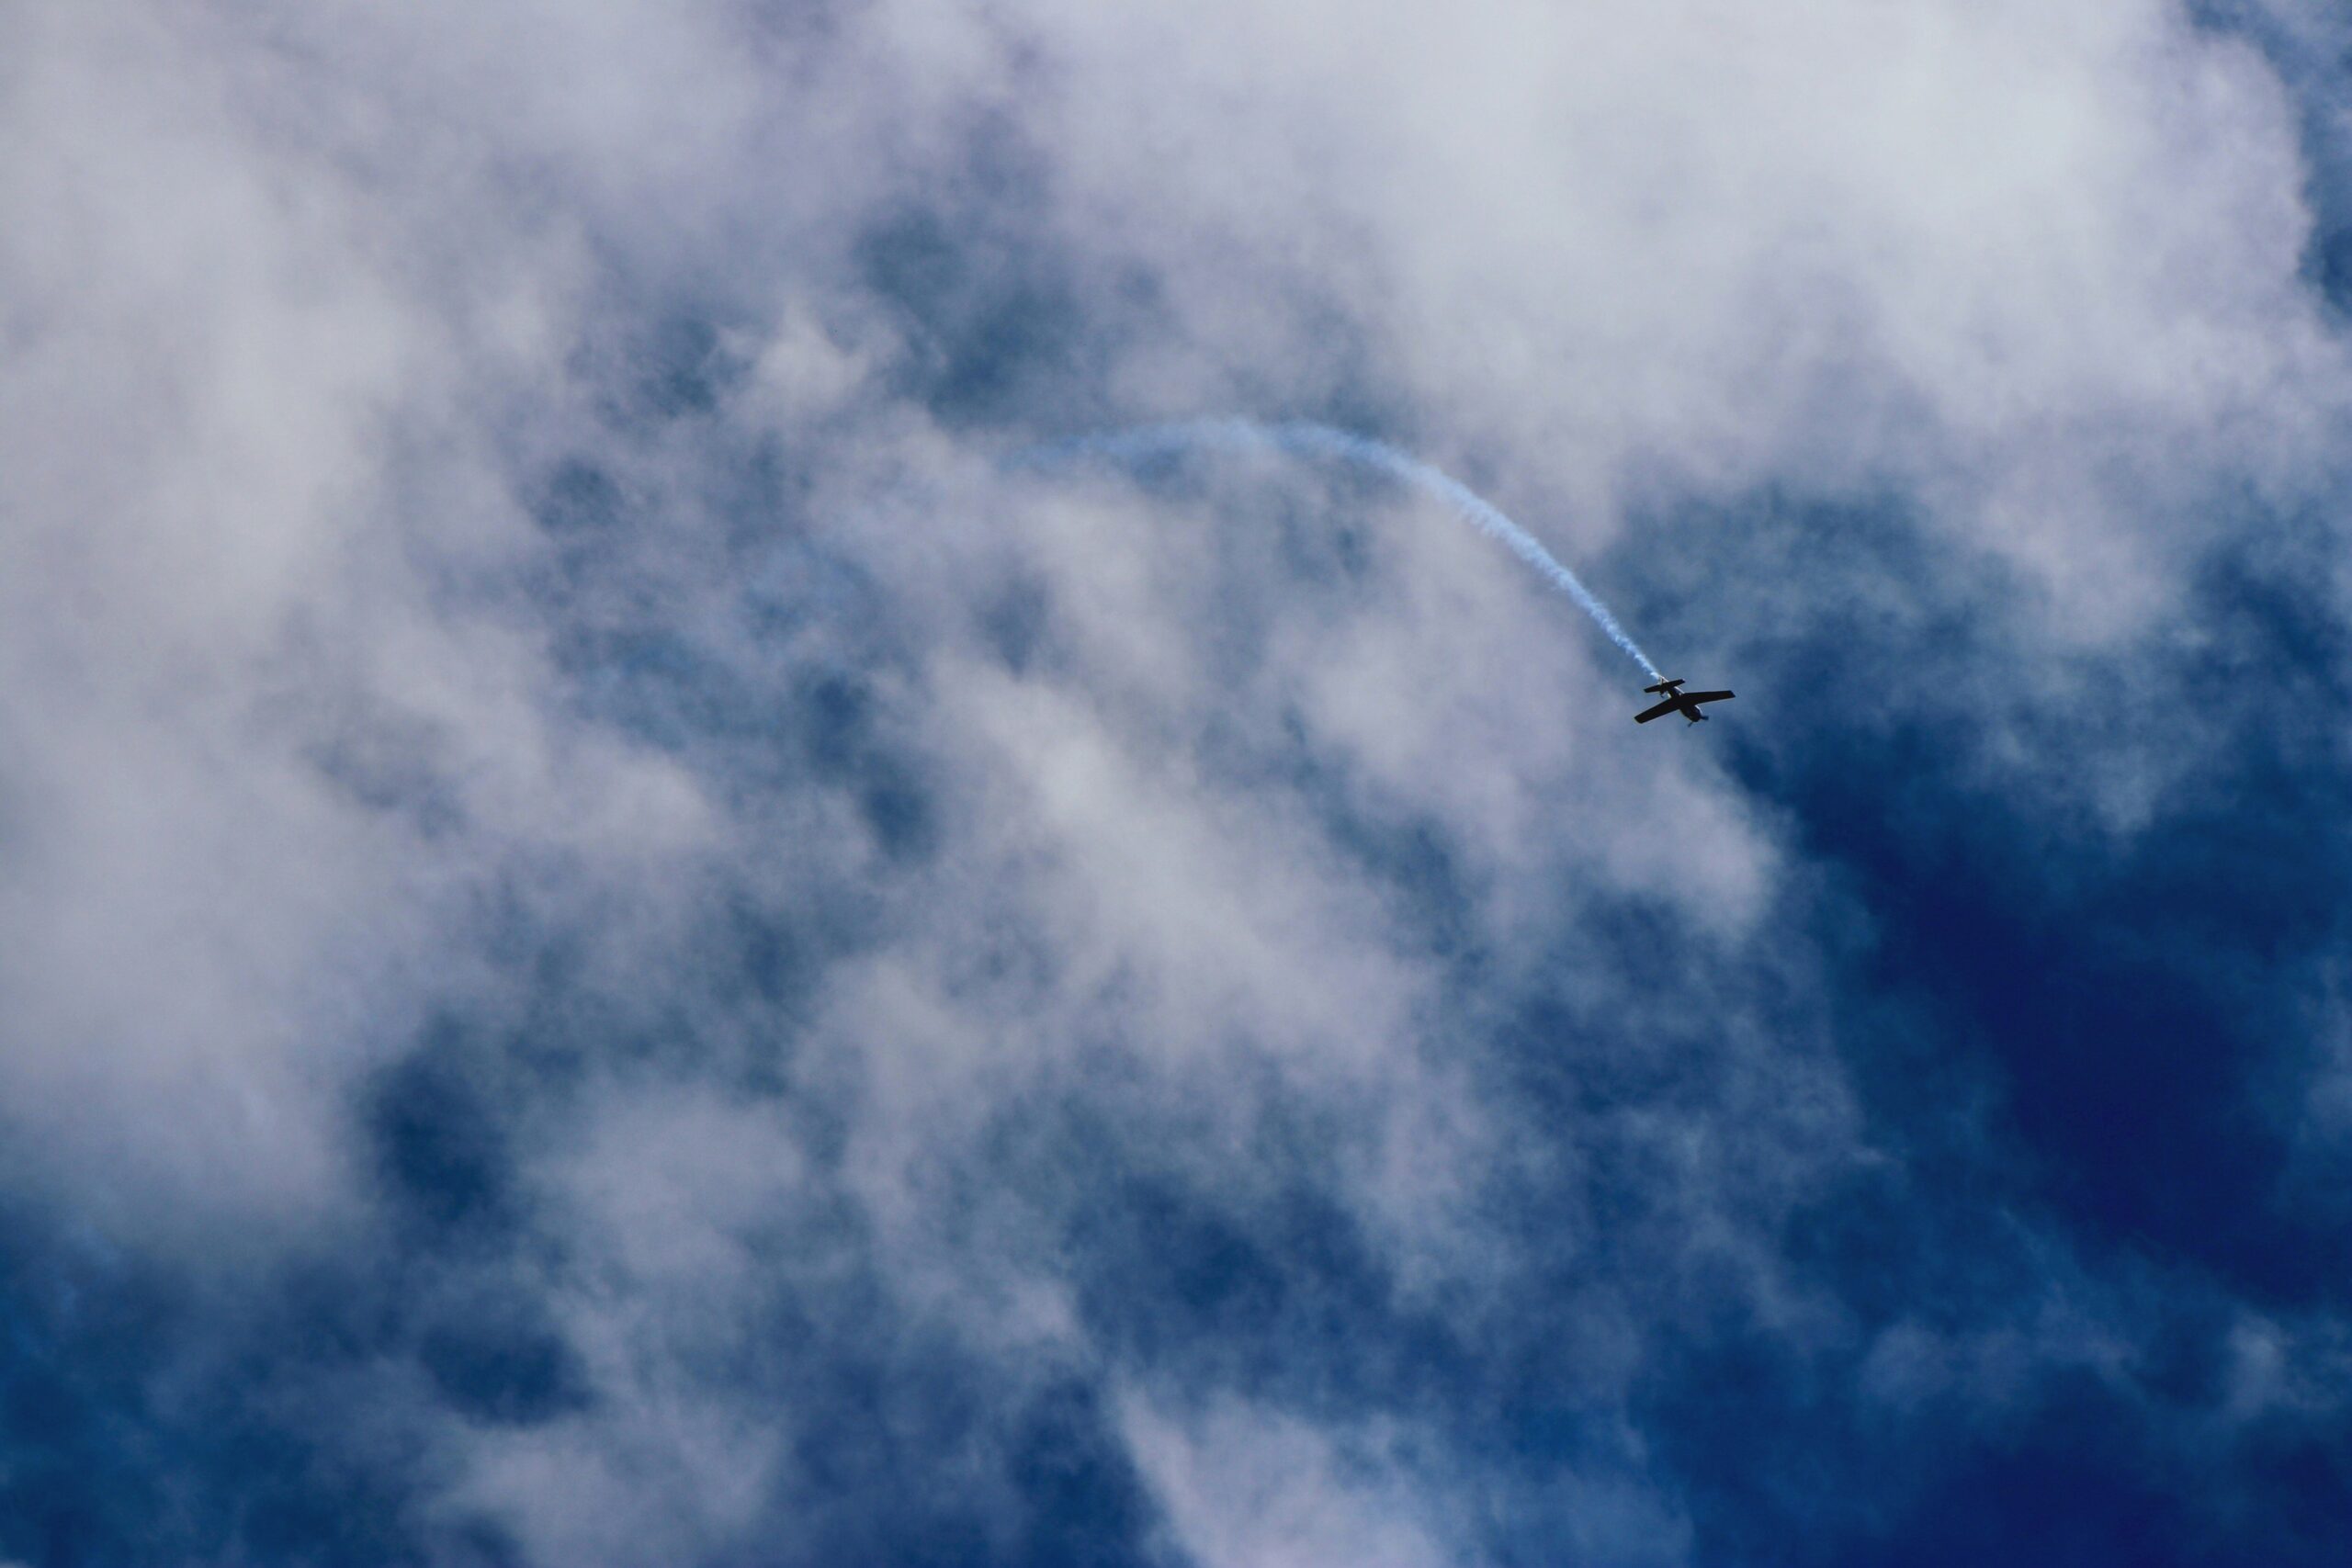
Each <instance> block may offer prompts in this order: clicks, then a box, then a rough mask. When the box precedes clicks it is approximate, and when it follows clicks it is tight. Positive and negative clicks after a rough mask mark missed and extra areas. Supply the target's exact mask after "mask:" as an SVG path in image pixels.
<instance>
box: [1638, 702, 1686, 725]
mask: <svg viewBox="0 0 2352 1568" xmlns="http://www.w3.org/2000/svg"><path fill="white" fill-rule="evenodd" d="M1680 706H1681V704H1680V703H1678V702H1676V701H1675V700H1674V699H1673V698H1672V697H1668V698H1667V699H1666V701H1664V702H1662V703H1660V704H1658V705H1657V706H1656V707H1654V708H1652V709H1650V710H1649V711H1648V712H1647V713H1637V714H1635V715H1634V723H1635V724H1647V723H1648V722H1649V721H1650V720H1652V719H1654V718H1664V717H1665V716H1667V715H1668V714H1670V713H1672V712H1674V711H1675V710H1676V709H1678V708H1679V707H1680Z"/></svg>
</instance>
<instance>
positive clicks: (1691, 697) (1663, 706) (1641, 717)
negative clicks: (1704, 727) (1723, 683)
mask: <svg viewBox="0 0 2352 1568" xmlns="http://www.w3.org/2000/svg"><path fill="white" fill-rule="evenodd" d="M1642 690H1643V691H1645V692H1664V693H1665V694H1666V701H1664V702H1662V703H1660V704H1658V705H1657V706H1656V707H1654V708H1651V709H1649V710H1648V711H1647V712H1645V713H1637V714H1635V715H1634V723H1635V724H1647V723H1648V722H1649V721H1650V720H1652V719H1654V718H1664V717H1665V716H1667V715H1668V714H1670V713H1679V714H1680V715H1681V716H1683V717H1685V718H1687V719H1689V720H1690V721H1691V723H1693V724H1703V723H1705V722H1706V718H1707V716H1706V715H1705V714H1702V713H1701V712H1700V711H1699V705H1700V704H1701V703H1719V702H1722V701H1723V700H1724V698H1725V697H1728V696H1730V695H1731V694H1730V693H1729V692H1686V691H1684V690H1683V689H1682V682H1679V681H1661V682H1658V683H1657V685H1655V686H1644V687H1643V688H1642Z"/></svg>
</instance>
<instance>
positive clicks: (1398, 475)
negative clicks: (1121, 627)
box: [1012, 419, 1666, 681]
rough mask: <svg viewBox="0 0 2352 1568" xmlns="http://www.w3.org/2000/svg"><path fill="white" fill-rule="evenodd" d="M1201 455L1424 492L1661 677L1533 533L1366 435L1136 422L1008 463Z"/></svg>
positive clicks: (1440, 473)
mask: <svg viewBox="0 0 2352 1568" xmlns="http://www.w3.org/2000/svg"><path fill="white" fill-rule="evenodd" d="M1200 450H1210V451H1237V450H1240V451H1246V450H1272V451H1277V452H1289V453H1294V454H1296V455H1298V456H1301V457H1337V458H1340V459H1341V460H1342V461H1345V462H1350V463H1359V464H1362V465H1363V467H1365V468H1374V469H1377V470H1378V471H1380V472H1381V473H1384V474H1386V475H1388V476H1389V477H1390V478H1391V479H1398V480H1401V481H1403V482H1404V483H1406V484H1408V485H1411V486H1412V487H1413V488H1414V489H1416V490H1419V491H1422V492H1423V493H1424V494H1427V495H1431V496H1434V497H1436V498H1437V499H1438V500H1439V501H1442V502H1444V503H1445V504H1446V505H1447V506H1449V507H1451V508H1452V509H1453V511H1454V512H1455V513H1457V514H1459V515H1460V516H1462V517H1463V518H1464V519H1465V520H1466V521H1468V522H1470V523H1472V524H1475V525H1476V526H1477V527H1478V528H1479V529H1480V530H1481V531H1482V532H1484V533H1486V534H1487V535H1489V536H1492V537H1494V538H1497V539H1499V540H1501V541H1502V542H1503V544H1504V546H1505V547H1508V548H1509V549H1510V553H1511V554H1513V555H1515V556H1517V557H1518V558H1520V559H1521V560H1523V561H1525V562H1526V563H1527V564H1528V565H1529V566H1532V567H1533V568H1534V569H1535V570H1537V571H1538V572H1540V573H1542V574H1543V576H1544V579H1545V580H1546V581H1549V582H1550V583H1551V584H1552V586H1553V587H1555V588H1556V589H1558V590H1559V591H1560V592H1563V593H1565V594H1566V595H1567V596H1568V597H1569V598H1571V599H1573V600H1575V601H1576V602H1577V605H1578V606H1579V607H1580V608H1582V609H1583V611H1584V613H1585V614H1586V615H1590V616H1591V617H1592V618H1593V621H1594V622H1595V624H1597V625H1598V626H1600V629H1601V630H1602V631H1604V632H1607V633H1608V634H1609V640H1610V641H1611V642H1613V643H1615V644H1616V645H1617V646H1618V647H1619V648H1621V649H1624V650H1625V652H1626V653H1627V655H1629V656H1630V657H1631V658H1632V659H1633V660H1634V663H1636V664H1639V665H1640V666H1641V667H1642V668H1643V669H1644V670H1645V671H1648V672H1649V676H1650V679H1651V680H1653V681H1662V680H1664V679H1665V678H1666V677H1665V676H1663V675H1661V674H1659V673H1658V669H1657V665H1655V664H1653V663H1651V662H1650V656H1649V655H1648V654H1646V653H1644V652H1643V651H1642V650H1641V647H1640V645H1639V644H1637V643H1635V642H1634V639H1633V638H1632V637H1628V636H1627V635H1626V633H1625V628H1624V627H1623V626H1619V625H1618V624H1617V617H1616V616H1614V615H1611V614H1610V613H1609V606H1608V605H1606V604H1602V603H1601V602H1600V600H1599V599H1598V598H1596V597H1594V595H1593V592H1592V590H1591V589H1589V588H1587V587H1586V586H1585V585H1584V581H1583V580H1582V579H1580V578H1578V577H1577V574H1576V573H1575V572H1573V571H1570V570H1568V569H1567V568H1566V567H1565V566H1562V565H1561V564H1560V562H1559V561H1558V559H1557V558H1555V557H1554V556H1553V554H1552V552H1551V551H1549V550H1547V549H1545V548H1544V547H1543V545H1542V544H1541V543H1540V542H1539V541H1538V540H1537V539H1536V537H1535V536H1533V535H1532V534H1530V533H1529V532H1528V531H1527V530H1526V529H1524V528H1522V527H1521V526H1520V525H1518V524H1516V523H1514V522H1512V521H1511V520H1510V518H1509V517H1507V516H1505V515H1504V514H1503V513H1502V512H1501V511H1500V510H1498V508H1497V507H1496V506H1495V505H1494V503H1493V502H1489V501H1487V499H1486V498H1485V497H1484V496H1482V495H1480V494H1479V493H1478V492H1477V491H1474V490H1472V489H1471V488H1470V487H1469V486H1468V485H1465V484H1464V483H1463V482H1462V481H1461V480H1460V479H1455V478H1454V477H1453V475H1452V474H1449V473H1447V472H1446V471H1445V470H1444V469H1442V468H1436V467H1434V466H1432V465H1430V464H1429V463H1425V462H1423V461H1421V460H1420V459H1419V457H1414V456H1412V454H1410V453H1408V452H1400V451H1398V450H1397V448H1396V447H1394V446H1388V445H1387V444H1385V442H1379V441H1374V440H1373V439H1372V438H1371V437H1370V436H1367V435H1358V434H1355V433H1354V432H1352V431H1347V430H1340V429H1337V428H1335V427H1333V426H1331V425H1328V424H1310V423H1305V422H1303V421H1287V422H1284V423H1280V424H1261V423H1258V422H1257V421H1255V420H1248V419H1209V420H1193V421H1187V422H1185V423H1178V424H1148V425H1141V426H1138V427H1136V428H1135V429H1133V430H1120V431H1113V432H1110V433H1108V434H1102V435H1083V436H1079V437H1076V438H1075V439H1072V440H1069V441H1057V442H1052V443H1049V444H1047V445H1046V446H1032V447H1029V448H1026V449H1025V450H1023V451H1021V452H1018V453H1015V454H1014V455H1013V457H1012V461H1013V462H1015V463H1019V464H1024V465H1040V464H1044V463H1046V462H1051V461H1054V460H1057V459H1067V458H1073V457H1112V458H1122V459H1127V458H1136V457H1154V456H1157V455H1159V454H1163V453H1174V452H1184V451H1200Z"/></svg>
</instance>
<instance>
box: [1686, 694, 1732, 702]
mask: <svg viewBox="0 0 2352 1568" xmlns="http://www.w3.org/2000/svg"><path fill="white" fill-rule="evenodd" d="M1730 695H1731V694H1730V693H1729V692H1686V693H1684V694H1683V696H1682V700H1683V701H1684V702H1686V703H1719V702H1722V701H1723V700H1724V698H1725V697H1727V696H1730Z"/></svg>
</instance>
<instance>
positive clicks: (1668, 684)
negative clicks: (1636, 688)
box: [1642, 680, 1682, 692]
mask: <svg viewBox="0 0 2352 1568" xmlns="http://www.w3.org/2000/svg"><path fill="white" fill-rule="evenodd" d="M1680 684H1682V682H1680V681H1679V680H1675V681H1660V682H1658V683H1657V685H1655V686H1644V687H1643V688H1642V690H1643V691H1645V692H1670V691H1672V690H1674V688H1675V687H1677V686H1679V685H1680Z"/></svg>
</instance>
